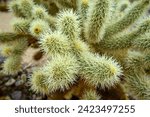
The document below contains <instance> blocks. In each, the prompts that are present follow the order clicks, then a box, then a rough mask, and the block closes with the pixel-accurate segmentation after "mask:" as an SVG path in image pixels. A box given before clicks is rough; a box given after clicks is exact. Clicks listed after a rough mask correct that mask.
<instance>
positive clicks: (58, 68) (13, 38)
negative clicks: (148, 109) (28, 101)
mask: <svg viewBox="0 0 150 117" xmlns="http://www.w3.org/2000/svg"><path fill="white" fill-rule="evenodd" d="M134 1H135V0H134ZM149 5H150V1H149V0H136V1H135V2H133V0H132V1H131V0H129V1H128V0H123V1H122V0H12V1H11V2H10V3H9V9H10V10H11V11H12V12H13V13H14V15H15V16H16V19H15V20H13V22H12V26H13V30H14V31H13V32H5V33H3V32H1V33H0V42H1V43H2V45H3V46H2V51H1V54H2V55H3V56H5V57H7V59H6V61H5V62H4V64H3V73H5V74H16V73H17V72H18V71H19V70H20V69H21V66H22V65H21V61H22V55H23V54H24V52H25V50H26V49H28V48H29V47H32V48H40V51H39V52H38V53H36V54H37V55H36V56H38V55H39V56H40V58H41V57H43V56H47V61H46V62H45V63H44V65H43V66H42V67H40V68H34V70H33V74H32V75H31V78H30V83H31V88H32V90H33V91H35V92H36V93H40V94H43V95H47V96H48V98H49V99H74V98H75V99H87V100H88V99H89V100H90V99H92V100H95V99H130V98H129V97H130V96H131V97H133V98H134V99H150V76H149V74H150V37H149V36H150V34H149V31H150V19H149V17H148V16H147V12H148V7H149Z"/></svg>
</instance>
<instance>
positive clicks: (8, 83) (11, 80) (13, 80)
mask: <svg viewBox="0 0 150 117" xmlns="http://www.w3.org/2000/svg"><path fill="white" fill-rule="evenodd" d="M15 82H16V80H15V79H13V78H11V79H10V80H8V81H7V82H6V83H5V86H11V85H13V84H14V83H15Z"/></svg>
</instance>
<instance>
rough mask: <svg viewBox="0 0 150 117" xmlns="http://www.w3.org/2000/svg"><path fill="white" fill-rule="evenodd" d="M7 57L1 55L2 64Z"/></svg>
mask: <svg viewBox="0 0 150 117" xmlns="http://www.w3.org/2000/svg"><path fill="white" fill-rule="evenodd" d="M5 59H6V58H5V57H3V56H0V64H2V63H4V61H5Z"/></svg>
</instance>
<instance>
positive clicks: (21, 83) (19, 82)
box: [15, 80, 24, 87]
mask: <svg viewBox="0 0 150 117" xmlns="http://www.w3.org/2000/svg"><path fill="white" fill-rule="evenodd" d="M23 84H24V81H23V80H18V81H17V82H16V83H15V86H16V87H18V86H21V85H23Z"/></svg>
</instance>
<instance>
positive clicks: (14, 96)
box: [11, 91, 22, 100]
mask: <svg viewBox="0 0 150 117" xmlns="http://www.w3.org/2000/svg"><path fill="white" fill-rule="evenodd" d="M11 97H12V99H14V100H20V99H21V97H22V92H21V91H14V92H13V93H12V94H11Z"/></svg>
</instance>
